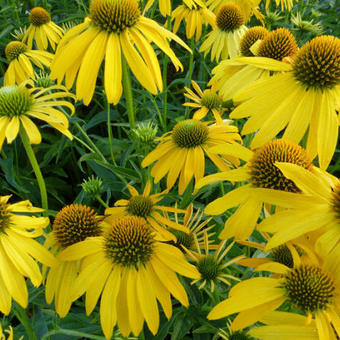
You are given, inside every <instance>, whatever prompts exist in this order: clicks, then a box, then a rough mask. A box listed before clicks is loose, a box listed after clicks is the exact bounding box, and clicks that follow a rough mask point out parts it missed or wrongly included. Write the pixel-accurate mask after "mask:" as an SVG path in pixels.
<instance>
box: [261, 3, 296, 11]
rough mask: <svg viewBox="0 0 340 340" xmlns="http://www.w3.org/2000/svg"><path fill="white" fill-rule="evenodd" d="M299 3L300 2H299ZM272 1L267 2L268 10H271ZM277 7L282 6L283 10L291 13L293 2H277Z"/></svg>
mask: <svg viewBox="0 0 340 340" xmlns="http://www.w3.org/2000/svg"><path fill="white" fill-rule="evenodd" d="M297 1H299V0H297ZM270 2H272V0H266V10H267V9H268V8H269V4H270ZM275 4H276V6H279V5H280V6H281V10H285V9H287V10H288V11H290V10H291V9H292V8H293V0H275Z"/></svg>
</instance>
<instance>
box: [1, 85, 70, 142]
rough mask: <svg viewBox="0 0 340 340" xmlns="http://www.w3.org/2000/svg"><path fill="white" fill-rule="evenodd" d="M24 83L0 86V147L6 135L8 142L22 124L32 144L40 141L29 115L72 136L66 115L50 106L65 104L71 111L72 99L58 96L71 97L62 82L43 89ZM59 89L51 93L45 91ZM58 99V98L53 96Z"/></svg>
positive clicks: (38, 133)
mask: <svg viewBox="0 0 340 340" xmlns="http://www.w3.org/2000/svg"><path fill="white" fill-rule="evenodd" d="M25 85H26V84H25V83H22V84H20V85H19V86H17V85H14V86H4V87H1V88H0V148H1V147H2V144H3V142H4V140H5V138H7V142H8V143H12V141H13V140H14V139H15V138H16V137H17V135H18V133H19V130H20V128H23V129H24V130H25V132H26V134H27V136H28V138H29V141H30V143H31V144H39V143H41V134H40V132H39V129H38V128H37V126H36V125H35V124H34V123H33V122H32V120H31V118H32V117H33V118H38V119H40V120H43V121H45V122H46V123H48V124H50V125H51V126H52V127H54V128H55V129H57V130H58V131H60V132H61V133H63V134H64V135H65V136H67V137H68V138H70V139H72V135H71V133H70V131H69V130H68V125H69V122H68V119H67V118H66V117H65V116H64V114H63V113H61V112H60V111H58V110H57V109H54V108H53V106H58V105H60V106H66V107H68V108H69V109H70V110H71V113H73V112H74V107H73V105H72V104H71V103H69V102H67V101H65V100H59V98H61V97H62V96H63V97H71V98H72V97H73V95H72V94H70V93H68V92H67V91H66V89H65V88H64V87H63V86H51V87H47V88H45V89H41V88H35V87H32V88H27V87H26V86H25ZM53 90H59V91H57V92H53V93H50V94H46V93H48V91H53ZM53 99H57V100H53Z"/></svg>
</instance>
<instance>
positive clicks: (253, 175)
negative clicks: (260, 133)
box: [248, 139, 312, 192]
mask: <svg viewBox="0 0 340 340" xmlns="http://www.w3.org/2000/svg"><path fill="white" fill-rule="evenodd" d="M275 162H288V163H292V164H296V165H299V166H302V167H304V168H305V169H310V168H311V167H312V162H311V160H310V159H309V157H308V156H307V154H306V151H305V150H304V149H303V148H302V147H301V146H299V145H297V144H294V143H291V142H288V141H285V140H282V139H278V140H274V141H270V142H269V143H267V144H265V145H263V146H261V147H260V148H259V149H257V150H256V151H255V152H254V155H253V157H252V159H251V160H250V161H249V163H248V165H249V174H250V182H251V183H252V184H253V185H254V186H255V187H259V188H269V189H275V190H283V191H289V192H299V191H300V190H299V189H298V188H297V186H296V185H295V184H294V182H293V181H291V180H290V179H287V178H286V177H285V176H284V175H283V174H282V172H281V170H280V169H279V168H278V167H276V166H275Z"/></svg>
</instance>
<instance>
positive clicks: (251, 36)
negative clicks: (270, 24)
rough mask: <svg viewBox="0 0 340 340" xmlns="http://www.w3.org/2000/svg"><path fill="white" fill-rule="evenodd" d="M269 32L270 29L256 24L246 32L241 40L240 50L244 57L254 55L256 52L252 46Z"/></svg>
mask: <svg viewBox="0 0 340 340" xmlns="http://www.w3.org/2000/svg"><path fill="white" fill-rule="evenodd" d="M267 34H269V32H268V30H267V29H266V28H265V27H263V26H254V27H251V28H249V30H248V31H247V32H246V33H245V34H244V36H243V38H242V39H241V41H240V52H241V55H243V56H244V57H252V56H254V53H253V52H252V51H251V50H250V48H251V47H252V46H253V45H254V44H255V43H256V42H257V41H258V40H263V39H264V37H265V36H266V35H267Z"/></svg>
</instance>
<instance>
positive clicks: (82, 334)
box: [41, 328, 105, 340]
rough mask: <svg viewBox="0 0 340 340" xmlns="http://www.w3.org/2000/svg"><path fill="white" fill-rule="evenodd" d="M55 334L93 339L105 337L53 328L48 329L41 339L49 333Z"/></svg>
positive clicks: (98, 339) (44, 339)
mask: <svg viewBox="0 0 340 340" xmlns="http://www.w3.org/2000/svg"><path fill="white" fill-rule="evenodd" d="M55 334H65V335H71V336H75V337H77V339H83V338H84V339H93V340H105V338H104V337H103V336H98V335H92V334H88V333H83V332H78V331H73V330H70V329H62V328H60V329H55V330H53V331H50V332H48V333H46V334H45V335H44V336H43V337H42V338H41V340H47V339H48V337H50V336H51V335H55Z"/></svg>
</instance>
